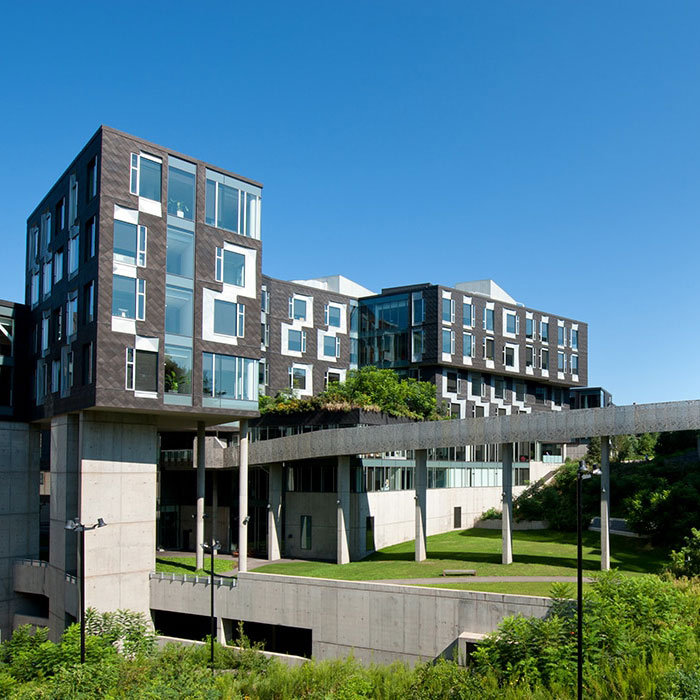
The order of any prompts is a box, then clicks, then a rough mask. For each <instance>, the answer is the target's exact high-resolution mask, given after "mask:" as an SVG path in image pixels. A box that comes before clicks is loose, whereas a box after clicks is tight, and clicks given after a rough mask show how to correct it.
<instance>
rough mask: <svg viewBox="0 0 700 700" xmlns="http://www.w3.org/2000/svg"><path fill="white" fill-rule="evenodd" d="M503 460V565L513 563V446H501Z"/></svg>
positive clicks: (508, 444)
mask: <svg viewBox="0 0 700 700" xmlns="http://www.w3.org/2000/svg"><path fill="white" fill-rule="evenodd" d="M501 459H502V460H503V516H502V520H501V523H502V524H501V534H502V538H503V545H502V549H501V563H503V564H512V563H513V534H512V532H511V530H512V523H513V444H512V443H510V442H504V443H503V444H502V445H501Z"/></svg>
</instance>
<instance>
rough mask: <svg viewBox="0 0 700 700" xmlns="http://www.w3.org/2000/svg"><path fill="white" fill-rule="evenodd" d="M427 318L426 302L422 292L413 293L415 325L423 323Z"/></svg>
mask: <svg viewBox="0 0 700 700" xmlns="http://www.w3.org/2000/svg"><path fill="white" fill-rule="evenodd" d="M424 320H425V302H424V301H423V295H422V294H421V293H420V292H414V294H413V325H414V326H415V325H417V324H419V323H423V321H424Z"/></svg>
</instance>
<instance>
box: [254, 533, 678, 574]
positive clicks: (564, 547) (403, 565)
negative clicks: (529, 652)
mask: <svg viewBox="0 0 700 700" xmlns="http://www.w3.org/2000/svg"><path fill="white" fill-rule="evenodd" d="M583 544H584V546H583V568H584V570H586V571H591V572H592V571H599V570H600V534H599V533H597V532H584V537H583ZM413 547H414V545H413V541H409V542H402V543H401V544H397V545H393V546H392V547H387V548H386V549H382V550H380V551H379V552H376V553H375V554H372V555H371V556H369V557H367V558H366V559H364V560H363V561H359V562H351V563H350V564H344V565H342V566H338V565H337V564H329V563H323V562H313V561H309V562H289V563H285V564H267V565H265V566H261V567H259V568H257V569H255V571H257V572H259V573H269V574H288V575H292V576H315V577H319V578H333V579H345V580H348V581H371V580H377V579H402V578H430V577H434V576H440V575H441V573H442V570H443V569H476V573H477V576H574V575H575V573H576V534H575V533H573V532H572V533H569V532H557V531H553V530H531V531H519V532H514V533H513V564H510V565H508V566H504V565H503V564H501V563H500V561H501V533H500V532H499V531H497V530H478V529H472V530H461V531H454V532H447V533H444V534H442V535H433V536H431V537H428V559H427V560H426V561H423V562H415V561H413V557H414V550H413ZM610 548H611V557H610V560H611V565H612V566H613V567H615V568H618V569H620V570H621V571H624V572H627V573H632V574H641V573H656V572H658V571H659V570H660V569H661V568H662V567H663V562H664V560H665V557H666V553H665V552H661V551H659V550H653V549H650V548H649V547H648V546H647V545H646V543H645V542H644V541H642V540H637V539H634V538H628V537H619V536H611V538H610Z"/></svg>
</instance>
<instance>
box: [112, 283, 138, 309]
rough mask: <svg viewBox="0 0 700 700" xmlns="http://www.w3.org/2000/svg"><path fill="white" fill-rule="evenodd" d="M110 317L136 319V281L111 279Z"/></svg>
mask: <svg viewBox="0 0 700 700" xmlns="http://www.w3.org/2000/svg"><path fill="white" fill-rule="evenodd" d="M112 316H120V317H121V318H136V279H135V278H133V277H122V276H121V275H114V276H113V277H112Z"/></svg>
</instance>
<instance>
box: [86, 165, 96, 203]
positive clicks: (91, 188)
mask: <svg viewBox="0 0 700 700" xmlns="http://www.w3.org/2000/svg"><path fill="white" fill-rule="evenodd" d="M96 194H97V156H95V157H94V158H93V159H92V160H91V161H90V162H89V163H88V166H87V196H88V201H89V200H91V199H92V198H93V197H94V196H95V195H96Z"/></svg>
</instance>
